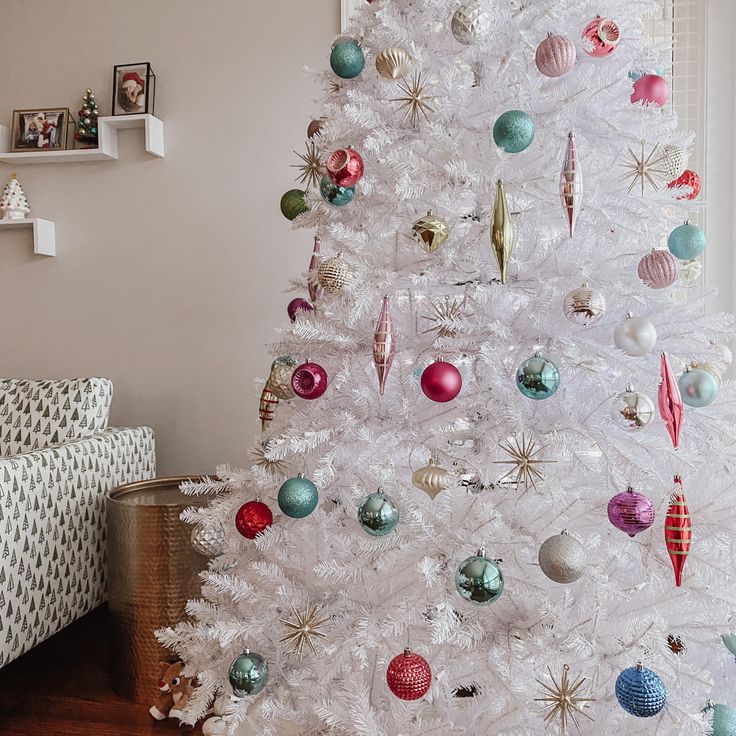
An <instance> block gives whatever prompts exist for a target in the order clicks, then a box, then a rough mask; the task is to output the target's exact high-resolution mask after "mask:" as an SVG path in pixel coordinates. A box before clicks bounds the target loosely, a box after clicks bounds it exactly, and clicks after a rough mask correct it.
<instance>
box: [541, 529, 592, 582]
mask: <svg viewBox="0 0 736 736" xmlns="http://www.w3.org/2000/svg"><path fill="white" fill-rule="evenodd" d="M585 562H586V556H585V548H584V547H583V545H582V544H580V542H578V540H577V539H575V537H571V536H570V535H569V534H568V533H567V530H566V529H565V530H563V531H562V533H561V534H556V535H555V536H554V537H550V538H549V539H547V540H546V541H545V542H544V544H542V546H541V547H540V548H539V566H540V567H541V568H542V572H543V573H544V574H545V575H546V576H547V577H548V578H549V579H550V580H554V581H555V582H556V583H562V584H564V585H569V584H570V583H574V582H575V581H576V580H579V579H580V578H581V577H582V576H583V573H584V572H585Z"/></svg>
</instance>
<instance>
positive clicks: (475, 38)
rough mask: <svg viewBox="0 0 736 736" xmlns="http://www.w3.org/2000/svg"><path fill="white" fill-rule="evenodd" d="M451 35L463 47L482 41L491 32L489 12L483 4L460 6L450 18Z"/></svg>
mask: <svg viewBox="0 0 736 736" xmlns="http://www.w3.org/2000/svg"><path fill="white" fill-rule="evenodd" d="M450 28H451V29H452V35H453V36H455V38H456V39H457V40H458V41H459V42H460V43H462V44H464V45H465V46H472V45H473V44H476V43H478V42H479V41H482V40H483V39H485V38H487V37H488V34H489V33H490V31H491V11H490V8H489V7H488V6H486V4H485V3H482V2H470V3H467V4H466V5H461V6H460V7H459V8H458V9H457V10H456V11H455V13H454V15H453V16H452V22H451V23H450Z"/></svg>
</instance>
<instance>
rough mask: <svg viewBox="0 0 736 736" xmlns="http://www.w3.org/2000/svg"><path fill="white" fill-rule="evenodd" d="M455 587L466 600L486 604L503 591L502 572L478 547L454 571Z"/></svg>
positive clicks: (495, 598)
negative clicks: (474, 552) (475, 552)
mask: <svg viewBox="0 0 736 736" xmlns="http://www.w3.org/2000/svg"><path fill="white" fill-rule="evenodd" d="M455 588H456V589H457V592H458V593H459V594H460V596H461V597H462V598H464V599H465V600H466V601H470V602H471V603H477V604H478V605H481V606H486V605H488V604H489V603H493V602H494V601H496V600H498V599H499V598H500V596H501V593H503V573H502V572H501V569H500V568H499V566H498V564H497V563H496V562H494V561H493V560H489V559H488V558H487V557H486V556H485V551H484V550H482V549H480V550H478V553H477V554H475V555H472V556H471V557H468V558H467V559H465V560H463V561H462V562H461V563H460V565H459V567H458V568H457V571H456V572H455Z"/></svg>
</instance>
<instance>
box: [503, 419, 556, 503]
mask: <svg viewBox="0 0 736 736" xmlns="http://www.w3.org/2000/svg"><path fill="white" fill-rule="evenodd" d="M498 446H499V447H500V448H501V449H502V450H503V451H504V452H505V453H506V454H507V455H508V456H509V460H495V461H494V463H495V464H496V465H511V466H512V467H511V469H510V470H508V471H507V472H506V473H504V474H503V475H502V476H501V477H500V478H499V483H502V482H503V481H504V480H505V479H506V478H509V479H510V482H511V483H513V484H514V485H516V486H517V487H519V486H521V485H523V486H524V490H525V491H527V490H529V486H531V487H532V488H534V489H535V490H536V488H537V486H536V481H543V480H544V473H543V472H542V470H541V469H540V468H539V467H538V466H540V465H546V464H548V463H554V462H556V461H555V460H545V459H544V458H542V457H540V454H541V453H542V451H543V450H545V449H546V447H547V445H542V446H541V447H540V446H539V445H538V444H537V441H536V440H535V439H534V438H533V437H530V438H529V439H528V440H527V438H526V435H524V434H523V433H522V435H521V441H519V438H518V437H516V436H515V435H514V436H513V437H512V438H511V439H510V440H506V442H505V443H503V444H499V445H498Z"/></svg>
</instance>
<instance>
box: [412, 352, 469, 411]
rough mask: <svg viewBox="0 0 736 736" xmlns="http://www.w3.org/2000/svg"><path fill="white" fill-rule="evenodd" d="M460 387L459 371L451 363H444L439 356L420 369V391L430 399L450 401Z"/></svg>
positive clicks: (461, 381)
mask: <svg viewBox="0 0 736 736" xmlns="http://www.w3.org/2000/svg"><path fill="white" fill-rule="evenodd" d="M462 387H463V378H462V376H461V375H460V371H459V370H458V369H457V368H455V366H454V365H453V364H452V363H446V362H445V361H444V360H442V359H440V358H438V359H437V360H436V361H435V362H434V363H430V364H429V365H428V366H427V367H426V368H425V369H424V370H423V371H422V391H423V392H424V395H425V396H426V397H427V398H428V399H432V401H437V402H439V403H444V402H446V401H452V400H453V399H454V398H455V397H456V396H457V395H458V394H459V393H460V389H461V388H462Z"/></svg>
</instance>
